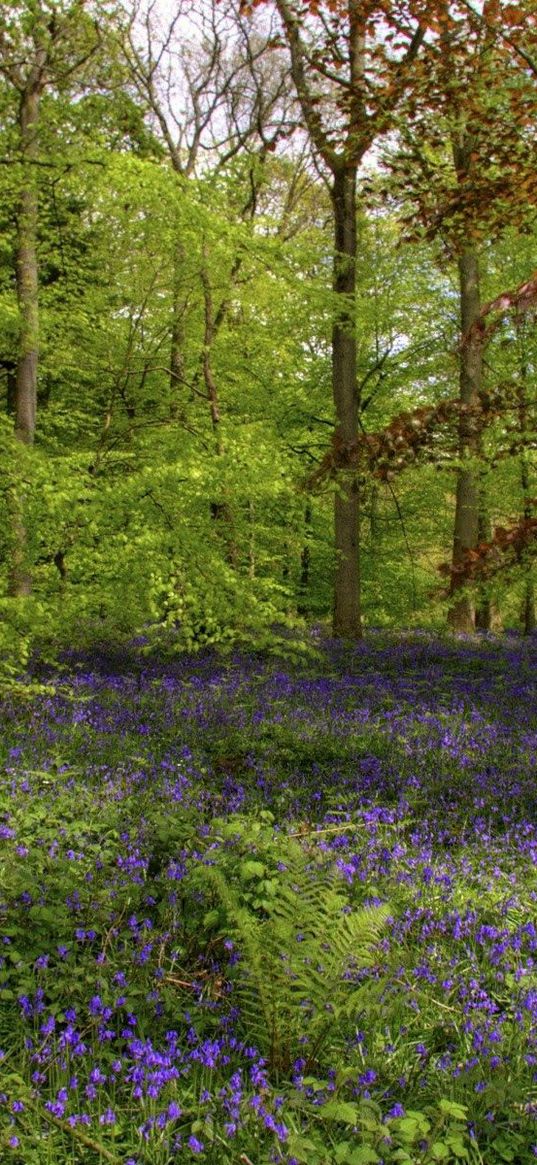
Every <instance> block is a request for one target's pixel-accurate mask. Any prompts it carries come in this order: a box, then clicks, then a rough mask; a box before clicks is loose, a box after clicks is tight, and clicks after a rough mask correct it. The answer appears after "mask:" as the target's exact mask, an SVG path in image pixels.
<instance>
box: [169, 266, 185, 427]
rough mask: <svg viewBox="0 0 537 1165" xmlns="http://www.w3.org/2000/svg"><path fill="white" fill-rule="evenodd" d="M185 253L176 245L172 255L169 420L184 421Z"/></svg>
mask: <svg viewBox="0 0 537 1165" xmlns="http://www.w3.org/2000/svg"><path fill="white" fill-rule="evenodd" d="M184 258H185V252H184V247H183V246H182V244H181V243H177V244H176V245H175V248H174V254H173V289H172V322H171V335H170V419H171V420H182V421H184V420H185V409H184V403H183V402H184V388H185V358H184V346H185V328H184V313H185V303H184V296H183V288H182V278H181V276H182V266H183V263H184Z"/></svg>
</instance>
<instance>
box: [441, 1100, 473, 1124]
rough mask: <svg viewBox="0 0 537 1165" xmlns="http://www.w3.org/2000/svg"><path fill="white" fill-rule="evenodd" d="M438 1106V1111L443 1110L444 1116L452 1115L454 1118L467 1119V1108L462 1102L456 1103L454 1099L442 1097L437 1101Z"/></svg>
mask: <svg viewBox="0 0 537 1165" xmlns="http://www.w3.org/2000/svg"><path fill="white" fill-rule="evenodd" d="M438 1107H439V1109H440V1112H443V1113H444V1114H445V1115H446V1116H452V1117H454V1118H455V1120H459V1121H465V1120H466V1119H467V1116H468V1109H467V1107H466V1105H464V1104H457V1103H456V1101H454V1100H445V1099H443V1098H442V1100H440V1101H439V1104H438Z"/></svg>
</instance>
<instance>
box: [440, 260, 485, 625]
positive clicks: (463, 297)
mask: <svg viewBox="0 0 537 1165" xmlns="http://www.w3.org/2000/svg"><path fill="white" fill-rule="evenodd" d="M458 269H459V289H460V322H461V336H462V343H461V349H460V374H459V386H460V391H459V399H460V402H461V405H463V406H472V405H477V404H478V403H479V394H480V391H481V378H482V354H481V345H480V343H479V339H478V338H476V340H466V339H465V337H467V335H468V333H469V329H470V328H471V326H472V324H473V323H474V321H475V320H476V319H477V316H478V314H479V309H480V306H481V304H480V295H479V261H478V257H477V253H476V251H475V250H474V249H473V248H472V247H468V248H466V249H465V250H463V251H462V252H461V254H460V255H459V260H458ZM458 453H459V460H460V466H459V469H458V471H457V494H456V504H455V525H454V530H453V555H452V565H453V571H452V575H451V587H450V593H451V596H452V599H453V602H452V605H451V607H450V610H449V613H448V623H449V626H450V627H452V628H453V630H454V631H462V632H466V633H467V634H470V633H472V632H473V631H474V630H475V611H474V602H473V599H472V597H471V596H470V595H468V594H461V595H459V594H458V592H459V591H460V589H461V585H464V579H463V578H461V576H460V574H458V573H457V567H459V566H460V564H461V563H462V562H463V560H464V557H465V553H466V551H467V550H472V549H473V548H474V547H475V546H477V542H478V537H479V480H478V471H477V467H476V461H477V458H478V456H479V432H478V428H477V419H476V415H475V414H474V415H472V414H471V413H470V414H469V413H467V412H464V411H463V412H461V418H460V423H459V450H458Z"/></svg>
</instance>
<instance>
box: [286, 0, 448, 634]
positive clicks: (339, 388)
mask: <svg viewBox="0 0 537 1165" xmlns="http://www.w3.org/2000/svg"><path fill="white" fill-rule="evenodd" d="M275 7H276V8H277V11H278V13H279V15H280V19H281V25H282V35H283V39H284V41H285V43H286V45H287V49H288V53H289V58H290V68H291V74H292V78H293V82H294V85H295V89H296V94H297V98H298V102H299V104H300V108H301V111H302V119H303V125H304V128H305V129H306V131H307V133H308V135H309V138H310V141H311V145H312V148H313V150H314V153H315V156H316V158H317V159H318V163H319V165H320V166H321V167H322V170H323V173H324V175H325V178H326V181H327V183H328V188H329V193H330V200H331V206H332V215H333V230H334V254H333V290H334V323H333V329H332V394H333V401H334V408H335V414H336V423H337V426H338V434H339V440H340V441H341V443H342V444H352V442H353V441H354V440H355V437H356V433H357V429H358V420H359V414H360V401H359V393H358V385H357V365H356V333H355V328H356V257H357V234H356V213H357V203H356V198H357V178H358V171H359V167H360V164H361V162H362V161H363V159H364V157H365V155H366V153H367V152H368V150H369V149H370V147H371V146H372V144H373V142H374V141H375V139H376V138H377V137H378V135H379V134H383V133H386V132H387V131H388V130H389V129H390V128H391V126H392V125H393V123H394V119H395V115H396V110H397V107H398V104H399V102H400V100H401V98H402V96H403V94H404V93H405V92H406V90H407V89H408V87H409V85H410V84H411V83H412V74H413V68H414V66H415V62H416V58H417V56H418V53H419V50H420V47H421V45H422V42H423V40H424V37H425V31H426V22H425V21H423V20H422V18H421V13H420V15H418V16H416V15H415V12H414V8H415V6H414V5H412V4H410V5H403V6H397V5H391V4H390V5H386V4H374V3H373V4H371V3H368V4H365V5H364V4H362V3H358V0H346V2H345V3H335V4H334V3H325V2H324V0H322V2H321V3H319V4H317V3H315V4H313V3H312V4H308V5H306V6H303V5H299V4H298V3H295V2H294V0H275ZM381 22H382V25H383V35H382V36H381V35H380V34H379V31H378V30H379V25H380V23H381ZM334 531H335V549H336V556H337V561H336V572H335V582H334V608H333V631H334V634H335V635H336V636H341V637H359V636H360V635H361V632H362V619H361V597H360V546H359V537H360V485H359V481H358V480H357V478H353V479H351V480H347V481H345V482H344V483H342V484H340V485H339V487H338V489H337V491H336V494H335V508H334Z"/></svg>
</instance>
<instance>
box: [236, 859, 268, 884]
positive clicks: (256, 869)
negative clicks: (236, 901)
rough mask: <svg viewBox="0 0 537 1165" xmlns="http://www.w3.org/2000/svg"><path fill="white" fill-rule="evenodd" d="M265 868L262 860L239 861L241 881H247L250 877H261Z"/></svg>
mask: <svg viewBox="0 0 537 1165" xmlns="http://www.w3.org/2000/svg"><path fill="white" fill-rule="evenodd" d="M265 870H266V867H265V866H264V865H263V862H256V861H253V860H248V861H246V862H241V866H240V876H241V878H242V880H243V882H249V881H250V879H251V878H262V877H263V874H264V873H265Z"/></svg>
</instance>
